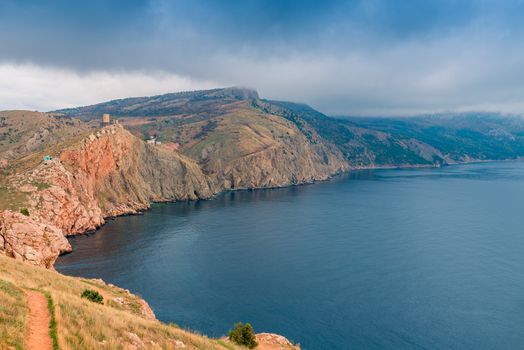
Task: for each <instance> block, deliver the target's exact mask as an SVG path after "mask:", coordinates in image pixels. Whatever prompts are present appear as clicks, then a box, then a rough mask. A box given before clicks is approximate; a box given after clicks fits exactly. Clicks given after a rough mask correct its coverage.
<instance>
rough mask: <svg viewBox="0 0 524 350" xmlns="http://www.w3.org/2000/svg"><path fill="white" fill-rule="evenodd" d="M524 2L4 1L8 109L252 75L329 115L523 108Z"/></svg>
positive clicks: (3, 98)
mask: <svg viewBox="0 0 524 350" xmlns="http://www.w3.org/2000/svg"><path fill="white" fill-rule="evenodd" d="M522 38H524V1H521V0H497V1H495V0H492V1H485V0H476V1H469V0H424V1H422V0H332V1H328V0H326V1H312V0H301V1H299V0H296V1H291V0H278V1H277V0H273V1H269V0H265V1H264V0H238V1H232V0H230V1H226V0H172V1H168V0H126V1H112V0H90V1H87V0H86V1H70V0H46V1H41V0H24V1H19V0H1V1H0V110H5V109H30V110H42V111H48V110H53V109H58V108H64V107H72V106H78V105H87V104H93V103H97V102H102V101H106V100H110V99H114V98H123V97H129V96H147V95H155V94H161V93H168V92H176V91H186V90H197V89H206V88H215V87H226V86H246V87H252V88H255V89H257V90H258V92H259V94H260V96H261V97H263V98H268V99H278V100H289V101H295V102H304V103H307V104H309V105H311V106H313V107H315V108H317V109H319V110H320V111H322V112H324V113H327V114H331V115H354V116H356V115H359V116H409V115H416V114H421V113H434V112H450V111H497V112H504V113H516V114H523V113H524V99H523V98H524V44H523V41H522Z"/></svg>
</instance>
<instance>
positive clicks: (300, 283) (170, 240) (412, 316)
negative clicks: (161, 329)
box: [56, 163, 524, 349]
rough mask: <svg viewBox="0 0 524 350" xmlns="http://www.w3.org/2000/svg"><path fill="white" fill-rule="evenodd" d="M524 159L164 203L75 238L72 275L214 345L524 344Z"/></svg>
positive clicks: (369, 174)
mask: <svg viewBox="0 0 524 350" xmlns="http://www.w3.org/2000/svg"><path fill="white" fill-rule="evenodd" d="M523 218H524V163H491V164H474V165H466V166H453V167H447V168H443V169H422V170H377V171H361V172H356V173H354V174H352V175H350V176H345V177H341V178H338V179H335V180H333V181H330V182H325V183H319V184H315V185H310V186H302V187H295V188H286V189H278V190H261V191H252V192H233V193H227V194H224V195H221V196H219V197H218V198H217V199H216V200H213V201H202V202H194V203H176V204H163V205H155V206H154V207H153V209H152V210H151V211H149V212H148V213H146V214H145V215H143V216H132V217H123V218H118V219H116V220H114V221H110V222H109V223H108V224H107V225H105V226H104V227H103V228H102V229H101V230H100V231H98V232H97V233H96V234H94V235H88V236H79V237H75V238H73V239H72V244H73V247H74V252H73V253H72V254H69V255H66V256H63V257H61V258H60V259H59V261H58V263H57V265H56V268H57V269H58V270H59V271H61V272H63V273H66V274H70V275H78V276H86V277H100V278H102V279H104V280H106V281H108V282H112V283H115V284H117V285H120V286H122V287H125V288H129V289H130V290H132V291H134V292H136V293H138V294H140V295H142V296H143V297H144V298H146V299H147V300H148V301H149V303H150V304H151V306H152V307H153V308H154V309H155V312H156V314H157V316H158V317H159V318H160V319H161V320H163V321H169V322H175V323H177V324H178V325H180V326H182V327H187V328H190V329H194V330H198V331H201V332H203V333H206V334H209V335H211V336H220V335H223V334H226V333H227V331H228V329H229V328H230V327H231V326H232V325H233V323H234V322H237V321H244V322H245V321H249V322H251V323H252V324H253V326H254V328H255V330H256V331H257V332H262V331H268V332H276V333H280V334H283V335H285V336H287V337H288V338H290V339H292V340H294V341H296V342H300V343H301V344H302V346H303V348H304V349H522V348H524V225H523V222H524V220H523Z"/></svg>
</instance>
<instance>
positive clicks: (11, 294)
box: [0, 256, 235, 350]
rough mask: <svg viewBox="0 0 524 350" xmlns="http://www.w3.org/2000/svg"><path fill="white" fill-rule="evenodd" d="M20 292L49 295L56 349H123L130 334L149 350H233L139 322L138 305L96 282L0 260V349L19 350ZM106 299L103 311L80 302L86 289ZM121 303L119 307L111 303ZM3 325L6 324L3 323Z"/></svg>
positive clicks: (23, 310) (163, 326)
mask: <svg viewBox="0 0 524 350" xmlns="http://www.w3.org/2000/svg"><path fill="white" fill-rule="evenodd" d="M23 288H34V289H39V290H42V291H45V292H48V293H49V294H50V295H51V297H52V299H53V301H54V304H55V314H56V322H57V331H58V341H59V345H60V349H74V350H81V349H90V350H91V349H125V348H126V346H130V344H131V343H132V339H131V338H130V335H129V334H128V333H129V332H130V333H134V334H136V335H137V336H138V337H139V338H140V339H141V341H143V343H144V345H145V347H146V348H147V349H154V348H157V349H158V346H160V348H162V349H175V343H174V340H181V341H183V342H184V343H185V344H186V346H187V347H188V348H189V349H226V348H229V349H235V347H234V346H232V345H230V344H228V345H227V346H224V345H222V344H223V343H222V342H221V341H218V340H214V339H209V338H207V337H204V336H201V335H198V334H195V333H191V332H188V331H185V330H182V329H180V328H178V327H176V326H174V325H166V324H163V323H161V322H158V321H150V320H146V319H144V318H142V317H141V316H140V311H139V310H140V308H139V299H138V298H137V297H135V296H133V295H130V294H128V293H127V292H126V291H124V290H122V289H120V288H116V287H111V286H108V285H104V284H101V283H100V282H97V281H94V280H86V279H81V278H73V277H68V276H63V275H61V274H59V273H57V272H54V271H50V270H45V269H42V268H35V267H32V266H29V265H25V264H23V263H21V262H18V261H15V260H13V259H9V258H5V257H1V256H0V320H1V322H0V348H4V347H8V346H15V348H16V346H18V348H23V347H22V345H23V332H24V331H25V330H24V328H25V327H23V325H24V323H25V321H26V319H27V308H26V306H25V300H24V296H23V293H22V289H23ZM87 288H90V289H96V290H98V291H99V292H100V293H101V294H102V295H104V305H99V304H95V303H92V302H89V301H87V300H85V299H82V298H80V294H81V293H82V291H83V290H84V289H87ZM114 298H123V300H124V301H125V302H124V303H123V305H122V304H120V303H118V302H115V301H113V299H114ZM4 320H8V321H5V322H4Z"/></svg>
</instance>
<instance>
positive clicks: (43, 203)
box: [0, 95, 348, 267]
mask: <svg viewBox="0 0 524 350" xmlns="http://www.w3.org/2000/svg"><path fill="white" fill-rule="evenodd" d="M248 96H249V95H248ZM246 103H247V102H246V101H245V100H241V101H240V102H239V101H236V102H235V103H232V104H230V105H229V106H228V108H227V109H224V110H223V113H221V114H220V115H217V116H213V117H209V118H207V119H206V120H203V121H201V122H198V123H188V124H187V125H185V126H184V127H181V128H179V130H178V132H180V133H181V135H182V134H183V136H181V137H182V138H184V146H183V147H181V148H180V149H178V148H173V147H171V146H172V145H171V144H169V143H166V144H158V143H151V144H150V143H146V142H144V140H142V139H141V137H137V136H136V135H133V134H131V133H130V132H129V131H127V130H126V129H125V128H124V127H123V126H122V125H121V124H112V125H109V126H105V127H103V128H99V127H94V128H93V127H88V126H86V125H84V124H80V125H82V127H81V128H80V129H81V130H82V132H83V133H79V134H78V135H75V136H74V137H70V138H67V139H65V140H63V142H58V141H57V142H55V143H54V144H52V146H51V147H50V148H43V149H42V151H40V152H30V153H29V154H25V153H24V154H23V155H22V156H21V157H19V158H18V159H16V162H13V163H11V164H10V165H9V166H8V167H6V168H5V169H4V174H5V176H3V177H2V179H0V192H3V193H4V194H5V196H4V198H3V200H0V210H2V209H3V210H4V213H5V215H4V216H3V217H5V218H8V217H9V218H10V217H11V214H13V212H18V211H19V210H21V209H24V210H27V214H29V215H28V216H21V215H20V214H17V217H18V220H19V221H23V220H24V219H25V220H26V221H27V224H28V225H31V227H33V229H34V230H35V234H34V237H33V238H34V239H33V240H32V241H31V242H28V241H27V239H25V238H24V237H25V236H26V235H25V233H24V231H23V230H19V231H16V230H14V231H13V228H12V225H11V226H9V227H11V228H10V231H9V232H10V234H9V235H5V239H4V240H5V242H6V244H5V247H4V248H2V247H0V251H3V252H4V254H7V255H10V256H13V257H16V258H18V259H22V260H25V261H30V262H31V263H33V264H37V265H42V266H46V267H50V266H52V263H53V262H54V260H55V259H56V256H58V254H60V253H62V252H65V251H68V249H69V248H68V247H64V246H63V244H64V241H63V237H62V236H61V235H60V234H56V233H57V232H59V233H62V235H71V234H78V233H82V232H86V231H90V230H95V229H96V228H97V227H99V226H100V225H103V224H104V222H105V218H107V217H111V216H117V215H123V214H134V213H137V212H139V211H142V210H145V209H147V208H148V207H149V205H150V203H151V202H153V201H155V202H161V201H180V200H195V199H206V198H210V197H212V196H213V195H215V194H216V193H218V192H220V191H223V190H228V189H245V188H262V187H279V186H286V185H292V184H300V183H307V182H313V181H316V180H324V179H327V178H328V177H330V176H332V175H334V174H336V173H339V172H341V171H345V170H347V169H348V166H347V163H346V162H345V160H344V159H343V157H342V155H341V154H340V152H338V151H337V150H336V149H330V148H329V147H327V146H326V145H325V144H323V143H322V142H320V141H321V140H320V138H319V137H318V136H314V137H317V139H314V138H312V136H311V135H310V136H309V137H307V136H306V135H304V134H303V133H302V132H301V131H300V130H299V129H298V127H297V126H296V125H294V124H293V123H291V122H290V121H288V120H286V119H283V118H280V117H278V116H273V115H270V114H265V113H261V112H259V111H257V110H252V109H250V108H249V105H247V104H246ZM48 118H49V119H52V120H54V119H55V118H56V117H53V116H48ZM77 122H78V121H74V123H77ZM30 139H32V136H31V134H30V133H27V135H26V140H30ZM23 140H24V138H23V137H21V138H20V143H23ZM56 140H60V139H59V138H58V137H56ZM46 154H50V155H52V156H53V157H54V158H53V159H50V160H43V158H42V156H43V155H46ZM0 220H2V221H4V222H5V221H6V220H5V219H0ZM7 225H8V224H7V223H5V225H4V226H6V227H7ZM15 227H18V226H15ZM47 231H49V232H53V233H54V234H52V235H51V234H49V233H45V232H47ZM15 236H20V237H21V238H20V239H17V240H15V239H14V237H15ZM8 246H9V247H16V249H13V248H7V247H8ZM57 247H59V248H57ZM28 249H29V250H28ZM26 250H28V251H42V252H46V253H45V254H41V255H38V254H37V255H36V256H35V255H34V254H32V253H27V254H21V253H19V252H21V251H26ZM15 252H16V254H15Z"/></svg>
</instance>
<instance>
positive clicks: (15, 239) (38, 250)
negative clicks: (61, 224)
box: [0, 210, 71, 268]
mask: <svg viewBox="0 0 524 350" xmlns="http://www.w3.org/2000/svg"><path fill="white" fill-rule="evenodd" d="M70 251H71V245H70V244H69V242H68V241H67V239H66V238H65V237H64V235H63V233H62V231H61V230H60V229H58V228H56V227H54V226H52V225H49V224H45V223H41V222H38V221H36V220H34V219H32V218H30V217H28V216H25V215H22V214H20V213H13V212H11V211H7V210H5V211H2V212H0V252H2V253H3V254H5V255H7V256H10V257H13V258H15V259H18V260H22V261H25V262H27V263H29V264H32V265H36V266H43V267H46V268H52V267H53V264H54V262H55V260H56V258H57V257H58V255H59V254H61V253H65V252H70Z"/></svg>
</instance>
